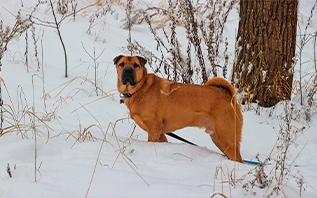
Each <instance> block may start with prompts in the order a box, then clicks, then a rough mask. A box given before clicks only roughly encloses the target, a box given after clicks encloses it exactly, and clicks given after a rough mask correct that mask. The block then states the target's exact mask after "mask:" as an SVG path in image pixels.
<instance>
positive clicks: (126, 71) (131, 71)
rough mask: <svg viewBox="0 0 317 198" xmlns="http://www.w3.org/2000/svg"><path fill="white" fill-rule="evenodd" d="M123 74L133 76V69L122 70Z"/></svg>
mask: <svg viewBox="0 0 317 198" xmlns="http://www.w3.org/2000/svg"><path fill="white" fill-rule="evenodd" d="M123 74H126V75H130V74H133V69H132V68H131V67H126V68H124V69H123Z"/></svg>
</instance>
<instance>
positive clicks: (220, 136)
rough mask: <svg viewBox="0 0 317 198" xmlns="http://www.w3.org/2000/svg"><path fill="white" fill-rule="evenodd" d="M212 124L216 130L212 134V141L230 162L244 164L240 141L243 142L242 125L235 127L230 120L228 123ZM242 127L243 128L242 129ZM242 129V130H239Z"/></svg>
mask: <svg viewBox="0 0 317 198" xmlns="http://www.w3.org/2000/svg"><path fill="white" fill-rule="evenodd" d="M211 123H212V125H213V128H214V133H213V134H210V137H211V139H212V141H213V142H214V143H215V145H216V146H217V147H218V148H219V149H220V150H221V151H222V152H223V153H224V154H226V156H227V157H228V158H229V159H230V160H234V161H237V162H241V163H243V160H242V157H241V155H240V140H241V128H242V126H241V125H239V124H238V125H237V127H234V122H230V119H229V120H227V122H226V123H222V122H221V121H219V120H218V121H217V122H213V120H212V119H211ZM240 126H241V127H240ZM238 127H240V128H238Z"/></svg>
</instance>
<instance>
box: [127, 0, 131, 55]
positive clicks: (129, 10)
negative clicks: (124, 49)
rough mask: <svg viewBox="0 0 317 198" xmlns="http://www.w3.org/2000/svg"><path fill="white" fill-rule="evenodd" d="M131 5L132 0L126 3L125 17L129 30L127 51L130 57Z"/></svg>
mask: <svg viewBox="0 0 317 198" xmlns="http://www.w3.org/2000/svg"><path fill="white" fill-rule="evenodd" d="M132 3H133V0H128V2H127V7H126V15H127V18H128V28H129V37H128V50H129V51H130V53H131V56H132V52H133V50H132V49H131V44H132V40H131V28H132V24H131V12H132Z"/></svg>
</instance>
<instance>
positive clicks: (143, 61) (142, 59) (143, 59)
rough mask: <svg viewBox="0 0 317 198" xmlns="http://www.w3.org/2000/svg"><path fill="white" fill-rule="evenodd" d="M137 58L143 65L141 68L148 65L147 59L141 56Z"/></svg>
mask: <svg viewBox="0 0 317 198" xmlns="http://www.w3.org/2000/svg"><path fill="white" fill-rule="evenodd" d="M137 57H138V59H139V62H140V64H141V66H143V67H144V65H145V64H146V62H147V60H146V59H145V58H143V57H141V56H137Z"/></svg>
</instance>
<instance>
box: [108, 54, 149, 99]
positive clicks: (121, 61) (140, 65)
mask: <svg viewBox="0 0 317 198" xmlns="http://www.w3.org/2000/svg"><path fill="white" fill-rule="evenodd" d="M113 63H114V64H115V65H116V69H117V75H118V91H119V92H120V93H130V94H133V93H134V92H136V91H137V90H138V89H139V88H140V85H139V86H137V85H138V84H139V83H140V82H141V81H142V79H144V78H145V75H146V74H147V70H146V68H145V67H144V65H145V64H146V59H144V58H143V57H140V56H124V55H119V56H117V57H115V58H114V59H113Z"/></svg>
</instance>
